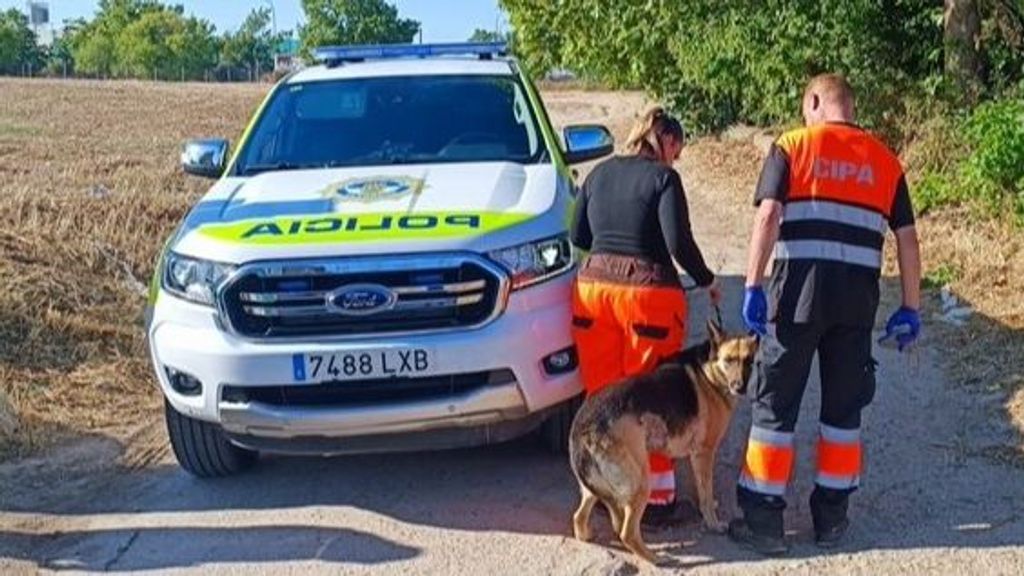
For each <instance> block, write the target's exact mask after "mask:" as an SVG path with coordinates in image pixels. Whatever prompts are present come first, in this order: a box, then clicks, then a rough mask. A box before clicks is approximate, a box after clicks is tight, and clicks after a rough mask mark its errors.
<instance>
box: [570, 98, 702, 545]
mask: <svg viewBox="0 0 1024 576" xmlns="http://www.w3.org/2000/svg"><path fill="white" fill-rule="evenodd" d="M682 149H683V129H682V126H681V125H680V123H679V121H678V120H676V119H675V118H673V117H672V116H670V115H669V114H668V113H666V112H665V110H664V109H662V108H657V107H656V108H652V109H650V110H648V111H647V112H646V113H645V114H644V115H643V116H642V117H641V118H640V119H639V120H637V122H636V125H635V126H634V127H633V130H632V131H631V133H630V135H629V138H628V140H627V141H626V150H627V152H628V154H626V155H623V156H616V157H614V158H611V159H609V160H606V161H604V162H602V163H601V164H599V165H598V166H597V167H596V168H594V170H593V172H591V174H590V175H589V176H588V177H587V179H586V181H585V182H584V184H583V187H582V189H581V191H580V195H579V197H578V199H577V203H576V210H575V216H574V221H573V226H572V242H573V244H574V245H575V246H577V247H578V248H580V249H583V250H587V251H589V252H590V254H589V256H588V257H587V259H586V260H585V261H584V262H583V264H582V265H581V267H580V272H579V276H578V278H577V281H576V289H575V294H574V297H573V336H574V339H575V340H576V347H577V350H578V351H579V357H580V370H581V372H582V377H583V385H584V387H585V388H586V392H587V394H588V395H589V394H594V393H595V392H597V391H598V390H601V389H602V388H604V387H605V386H608V385H609V384H613V383H615V382H617V381H619V380H621V379H623V378H625V377H627V376H632V375H635V374H641V373H645V372H648V371H650V370H652V369H653V368H654V367H655V366H656V365H657V364H658V362H659V361H660V360H661V359H662V358H666V357H668V356H671V355H672V354H674V353H676V352H678V351H679V350H680V349H681V348H682V346H683V343H684V342H685V341H686V329H687V303H686V294H685V292H684V291H683V288H682V284H681V283H680V278H679V276H680V275H681V274H682V273H684V272H685V273H686V274H689V275H690V277H691V278H693V280H694V281H695V282H696V283H697V285H698V286H701V287H704V288H708V289H709V291H710V295H711V299H712V302H714V303H715V304H717V303H718V301H719V299H720V298H721V292H720V290H719V288H718V283H717V282H716V280H715V275H714V274H713V273H712V272H711V270H709V269H708V267H707V265H706V264H705V263H704V258H703V256H702V255H701V251H700V248H698V247H697V244H696V242H695V241H694V238H693V233H692V232H691V230H690V219H689V214H688V211H687V204H686V197H685V195H684V192H683V185H682V181H681V180H680V178H679V174H678V173H677V172H676V171H675V170H674V169H673V168H672V164H673V163H674V162H675V161H676V160H678V159H679V154H680V152H681V151H682ZM650 467H651V469H650V472H651V474H650V484H651V496H650V504H649V505H648V507H647V511H646V512H645V514H644V521H645V523H647V524H655V525H657V524H665V523H668V522H672V521H673V520H674V519H675V518H676V517H677V515H676V514H675V511H676V505H675V504H676V490H675V467H674V464H673V462H672V460H670V459H669V458H668V457H666V456H664V455H662V454H651V457H650Z"/></svg>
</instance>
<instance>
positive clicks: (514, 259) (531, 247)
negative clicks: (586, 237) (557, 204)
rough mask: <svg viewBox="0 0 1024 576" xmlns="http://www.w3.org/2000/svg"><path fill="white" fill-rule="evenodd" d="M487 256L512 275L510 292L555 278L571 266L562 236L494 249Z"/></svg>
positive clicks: (567, 244)
mask: <svg viewBox="0 0 1024 576" xmlns="http://www.w3.org/2000/svg"><path fill="white" fill-rule="evenodd" d="M488 256H490V258H491V260H494V261H495V262H497V263H498V264H501V265H502V266H504V267H505V268H507V269H508V271H509V272H510V273H511V274H512V289H513V290H516V289H519V288H525V287H527V286H530V285H533V284H536V283H538V282H543V281H544V280H547V279H549V278H553V277H555V276H558V275H559V274H561V273H563V272H565V271H567V270H569V269H570V268H572V265H573V257H572V246H571V245H570V244H569V237H568V235H566V234H562V235H560V236H555V237H554V238H547V239H545V240H540V241H537V242H529V243H527V244H520V245H519V246H513V247H511V248H503V249H501V250H494V251H493V252H490V253H488Z"/></svg>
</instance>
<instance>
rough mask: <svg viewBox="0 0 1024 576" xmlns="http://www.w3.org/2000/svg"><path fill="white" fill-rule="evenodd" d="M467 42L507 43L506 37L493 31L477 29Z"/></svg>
mask: <svg viewBox="0 0 1024 576" xmlns="http://www.w3.org/2000/svg"><path fill="white" fill-rule="evenodd" d="M469 42H508V36H507V35H505V34H502V33H501V32H495V31H494V30H484V29H483V28H477V29H476V30H473V34H472V35H471V36H470V37H469Z"/></svg>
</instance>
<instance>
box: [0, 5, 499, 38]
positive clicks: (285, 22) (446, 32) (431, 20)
mask: <svg viewBox="0 0 1024 576" xmlns="http://www.w3.org/2000/svg"><path fill="white" fill-rule="evenodd" d="M390 1H391V3H392V4H394V5H395V6H397V7H398V13H399V14H400V15H401V16H402V17H405V18H412V19H414V20H418V21H420V22H421V23H422V24H423V41H424V42H458V41H463V40H466V39H468V38H469V36H470V35H471V34H472V33H473V30H475V29H477V28H484V29H487V30H493V29H494V27H495V19H496V18H498V19H499V22H500V26H501V27H502V28H503V29H504V28H507V27H508V24H507V20H506V18H505V17H504V16H503V15H501V16H499V15H500V11H499V8H498V0H390ZM48 3H49V5H50V21H51V22H52V24H53V25H54V26H55V27H58V28H59V27H60V25H61V23H62V22H63V21H64V20H67V19H71V18H79V17H85V18H91V17H92V15H93V14H95V12H96V5H97V2H96V0H49V2H48ZM165 3H167V4H180V5H182V6H184V7H185V12H186V13H189V14H194V15H196V16H199V17H201V18H205V19H207V20H209V21H211V22H213V23H214V25H216V26H217V31H218V32H224V31H226V30H233V29H235V28H237V27H238V25H239V24H241V23H242V20H244V19H245V16H246V14H248V13H249V11H250V10H252V9H253V8H255V7H257V6H268V5H270V4H271V3H272V4H273V6H274V9H275V12H276V14H277V27H278V29H279V30H294V29H295V28H296V26H297V25H298V24H300V23H302V22H303V15H302V7H301V5H300V1H299V0H230V1H227V0H216V1H213V0H205V1H202V0H167V1H166V2H165ZM25 5H26V2H25V1H24V0H0V9H2V10H7V9H8V8H19V9H21V10H22V11H24V10H25Z"/></svg>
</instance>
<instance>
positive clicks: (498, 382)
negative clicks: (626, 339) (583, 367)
mask: <svg viewBox="0 0 1024 576" xmlns="http://www.w3.org/2000/svg"><path fill="white" fill-rule="evenodd" d="M316 56H317V60H318V62H319V63H318V64H317V65H314V66H310V67H308V68H305V69H303V70H300V71H298V72H295V73H293V74H291V75H290V76H287V77H286V78H284V79H283V80H281V81H280V82H279V83H278V84H277V85H276V86H275V87H274V88H273V89H272V90H271V92H270V93H269V95H268V96H267V97H266V100H265V101H264V103H263V104H262V106H261V107H260V108H259V110H258V111H257V112H256V114H255V117H254V118H253V119H252V121H251V124H250V125H249V127H248V128H247V129H246V130H245V132H244V134H243V135H242V137H241V139H240V141H239V142H238V143H237V145H236V146H235V147H234V150H233V151H232V152H231V154H230V155H229V153H228V151H229V144H228V142H226V141H225V140H220V139H204V140H193V141H190V142H188V143H186V145H185V146H184V148H183V151H182V164H183V168H184V170H185V171H186V172H187V173H189V174H193V175H198V176H205V177H209V178H214V179H216V183H214V184H213V186H212V187H211V188H210V190H209V192H208V193H207V194H206V195H205V196H204V197H203V198H202V199H201V201H200V202H198V204H197V205H195V206H194V207H193V208H192V210H191V211H190V212H189V213H188V215H187V216H186V217H185V219H184V221H183V222H182V223H181V225H180V226H179V227H178V229H177V230H176V231H175V232H174V234H173V235H172V237H171V238H170V239H169V241H168V242H167V246H166V248H165V250H164V251H163V253H162V255H161V257H160V262H159V265H158V266H157V271H156V274H155V277H154V281H153V286H152V289H151V294H150V301H149V306H148V308H147V314H146V332H147V340H148V346H149V352H150V354H151V357H152V362H153V367H154V368H155V370H156V376H157V379H158V380H159V383H160V388H161V390H162V392H163V395H164V397H165V399H166V403H165V414H166V421H167V427H168V431H169V435H170V440H171V445H172V447H173V450H174V454H175V456H176V457H177V460H178V462H179V463H180V464H181V466H182V467H183V468H184V469H185V470H187V471H188V472H190V473H192V474H194V475H196V476H200V477H211V476H224V475H229V474H233V473H236V472H239V471H241V470H243V469H244V468H246V467H247V466H249V465H250V464H252V463H253V462H254V461H255V460H256V456H257V454H258V453H259V452H274V453H286V454H318V455H332V454H346V453H358V452H381V451H398V450H427V449H441V448H453V447H463V446H473V445H481V444H488V443H494V442H501V441H505V440H508V439H512V438H515V437H518V436H522V435H525V434H528V433H531V432H535V431H537V432H539V433H538V437H539V438H542V439H545V441H546V443H547V444H548V445H549V446H550V447H551V448H553V449H556V450H563V449H565V448H566V444H567V434H568V428H569V426H570V423H571V421H572V415H573V411H574V409H575V407H576V406H577V405H578V401H579V395H580V393H581V386H580V379H579V374H578V371H577V358H576V353H575V350H574V348H573V341H572V337H571V334H570V329H571V328H570V327H571V312H570V299H571V288H572V282H573V278H574V273H575V260H574V255H573V251H572V248H571V245H570V243H569V240H568V236H567V223H568V222H569V219H570V213H571V206H572V202H573V195H574V184H573V181H572V174H571V173H570V169H569V168H568V166H569V165H572V164H575V163H579V162H585V161H588V160H593V159H596V158H600V157H602V156H604V155H607V154H609V153H611V151H612V148H613V141H612V137H611V135H610V134H609V132H608V130H607V129H605V128H603V127H601V126H592V125H583V126H572V127H568V128H566V129H565V130H564V131H563V134H562V136H563V137H562V138H561V139H559V138H557V137H556V135H555V132H554V130H553V129H552V127H551V123H550V121H549V119H548V116H547V113H546V112H545V110H544V106H543V104H542V102H541V100H540V97H539V96H538V94H537V91H536V89H535V88H534V87H533V85H532V84H531V82H530V80H529V79H528V78H527V76H526V75H525V74H524V73H523V71H522V70H521V68H520V67H519V65H518V64H517V63H516V61H515V60H514V59H513V58H510V57H507V56H506V54H505V48H504V46H502V45H496V44H446V45H400V46H357V47H336V48H324V49H321V50H318V51H317V52H316Z"/></svg>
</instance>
